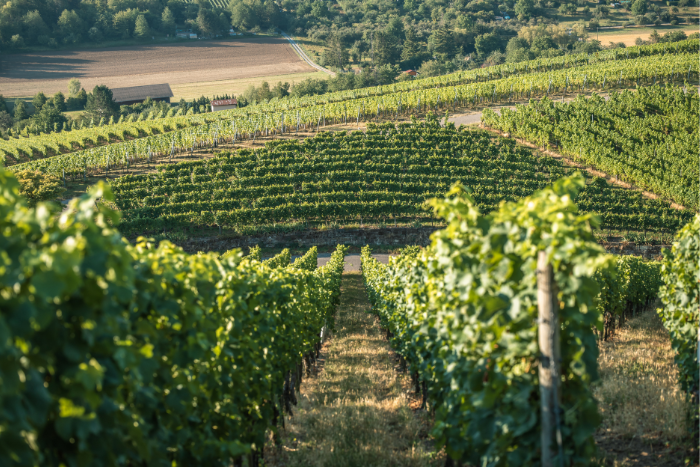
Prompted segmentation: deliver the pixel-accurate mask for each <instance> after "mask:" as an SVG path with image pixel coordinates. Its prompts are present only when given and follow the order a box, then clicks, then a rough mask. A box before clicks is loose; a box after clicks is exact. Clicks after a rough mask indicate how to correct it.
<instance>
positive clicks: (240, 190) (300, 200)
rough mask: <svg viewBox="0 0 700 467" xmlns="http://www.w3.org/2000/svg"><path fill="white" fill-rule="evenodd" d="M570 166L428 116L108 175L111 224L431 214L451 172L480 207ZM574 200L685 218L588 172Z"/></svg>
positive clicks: (622, 223)
mask: <svg viewBox="0 0 700 467" xmlns="http://www.w3.org/2000/svg"><path fill="white" fill-rule="evenodd" d="M573 171H574V169H572V168H570V167H567V166H566V165H564V164H563V163H562V162H560V161H558V160H556V159H552V158H550V157H546V156H545V157H541V156H538V155H537V154H535V153H533V152H532V151H531V150H529V149H526V148H523V147H520V146H517V145H516V144H515V142H514V141H513V140H512V139H506V138H500V137H493V136H492V135H490V134H489V133H488V132H486V131H483V130H462V131H460V130H456V129H454V127H452V128H449V127H448V128H441V127H440V126H439V125H438V124H437V122H436V121H434V120H433V121H432V122H428V123H425V124H399V125H393V124H383V125H378V126H373V125H371V126H370V128H369V129H368V131H367V132H366V133H363V132H360V131H354V132H350V133H344V132H334V133H323V132H322V133H319V134H318V135H317V136H316V137H314V138H308V139H306V140H305V141H304V142H303V143H299V142H298V141H276V142H273V143H268V144H267V146H266V147H265V148H264V149H260V150H255V151H252V150H245V149H244V150H240V151H237V152H223V153H221V154H219V155H218V156H217V157H215V158H213V159H210V160H208V161H195V162H182V163H179V164H171V165H166V166H162V167H160V168H159V171H158V173H157V174H148V175H138V176H125V177H121V178H119V179H117V180H115V181H114V183H113V185H112V186H113V190H114V193H115V201H114V203H115V206H116V207H117V208H118V209H119V210H120V211H121V213H122V224H121V227H120V231H121V232H122V233H124V234H126V235H130V236H131V235H141V234H147V233H148V234H156V233H160V232H162V231H163V230H171V229H176V228H190V229H195V228H198V227H200V226H209V227H217V226H218V227H219V228H237V227H238V228H240V227H241V226H246V225H272V224H284V223H291V222H296V223H298V222H303V223H306V224H311V225H319V224H322V223H338V224H362V223H371V222H373V223H382V224H396V223H398V222H401V223H406V222H409V223H410V222H413V221H421V222H433V221H435V220H436V219H435V218H434V217H433V216H432V215H431V214H430V213H429V212H427V211H426V210H425V207H424V205H425V201H426V200H427V199H430V198H433V197H435V196H441V195H444V193H446V192H447V191H448V190H449V187H450V186H451V184H452V183H454V182H455V181H460V182H461V183H462V184H464V185H465V186H468V187H469V188H470V190H471V191H472V193H473V196H474V199H475V201H476V202H477V204H478V205H479V207H480V208H481V209H482V210H484V211H491V210H494V209H496V208H497V207H498V205H499V203H500V202H501V201H503V200H506V201H514V200H517V199H520V198H522V197H524V196H528V195H530V194H532V193H533V192H535V191H536V190H538V189H541V188H543V187H545V186H547V185H549V184H550V183H552V182H553V181H554V180H556V179H557V178H560V177H562V176H566V175H568V174H571V173H572V172H573ZM576 202H577V204H578V206H579V208H580V209H581V211H582V212H591V213H597V214H598V215H599V216H600V217H601V219H602V228H604V229H612V230H633V231H649V232H675V231H677V230H678V229H679V228H680V227H681V226H683V225H684V224H685V223H687V222H688V221H689V220H690V219H691V218H692V212H690V211H679V210H676V209H673V208H671V207H670V205H669V203H668V202H665V201H661V200H651V199H646V198H644V197H642V195H641V194H640V193H638V192H634V191H631V190H625V189H621V188H616V187H613V186H611V185H608V184H607V182H605V181H604V180H602V179H598V178H591V179H589V180H588V184H587V185H586V187H585V189H583V190H582V191H581V193H580V194H579V196H578V198H577V200H576Z"/></svg>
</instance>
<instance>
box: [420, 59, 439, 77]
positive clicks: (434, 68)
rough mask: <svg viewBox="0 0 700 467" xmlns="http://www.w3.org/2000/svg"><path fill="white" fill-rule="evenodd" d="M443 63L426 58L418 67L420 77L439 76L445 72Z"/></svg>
mask: <svg viewBox="0 0 700 467" xmlns="http://www.w3.org/2000/svg"><path fill="white" fill-rule="evenodd" d="M445 71H446V70H445V65H444V63H442V62H438V61H437V60H428V61H427V62H425V63H423V64H422V65H421V67H420V68H419V69H418V72H419V73H420V77H421V78H428V77H430V76H440V75H443V74H445Z"/></svg>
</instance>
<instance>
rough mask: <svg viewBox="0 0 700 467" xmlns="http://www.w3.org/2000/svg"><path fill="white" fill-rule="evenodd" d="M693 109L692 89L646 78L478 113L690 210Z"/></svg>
mask: <svg viewBox="0 0 700 467" xmlns="http://www.w3.org/2000/svg"><path fill="white" fill-rule="evenodd" d="M699 115H700V98H698V94H697V92H688V91H687V89H682V88H679V87H676V86H669V87H661V86H653V87H649V88H640V89H639V90H638V91H637V92H629V91H624V92H622V93H613V94H611V95H610V97H609V99H603V98H602V97H599V96H593V97H592V98H590V99H586V98H584V97H579V98H577V99H576V100H574V101H572V102H570V103H556V102H553V101H551V100H549V99H543V100H542V101H540V102H534V101H533V102H530V104H529V105H519V106H517V107H516V110H515V111H511V110H509V109H503V110H502V112H501V114H500V115H497V114H496V113H495V112H493V111H490V110H489V109H487V110H486V111H485V112H484V114H483V117H482V120H483V123H484V124H485V125H487V126H489V127H492V128H496V129H499V130H502V131H505V132H508V133H510V134H512V135H514V136H518V137H520V138H524V139H526V140H527V141H530V142H533V143H537V144H539V145H540V146H553V147H554V148H556V150H557V151H559V152H561V153H562V154H564V155H566V156H569V157H571V158H573V159H574V160H576V161H581V162H584V163H586V164H590V165H592V166H594V167H596V168H598V169H600V170H602V171H604V172H606V173H608V174H610V175H614V176H616V177H619V178H621V179H623V180H626V181H629V182H631V183H634V184H635V185H638V186H640V187H643V188H645V189H648V190H650V191H652V192H654V193H656V194H658V195H661V196H664V197H666V198H667V199H671V200H673V201H675V202H677V203H679V204H681V205H684V206H687V207H689V208H693V209H696V210H697V209H698V193H699V192H700V182H699V180H700V168H699V167H698V137H699V134H698V128H700V117H699Z"/></svg>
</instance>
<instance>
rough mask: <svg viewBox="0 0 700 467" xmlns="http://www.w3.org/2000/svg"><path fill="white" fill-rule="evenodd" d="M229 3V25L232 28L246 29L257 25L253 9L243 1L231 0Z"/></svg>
mask: <svg viewBox="0 0 700 467" xmlns="http://www.w3.org/2000/svg"><path fill="white" fill-rule="evenodd" d="M230 5H231V25H232V26H233V27H234V28H236V29H241V30H244V31H247V30H248V29H251V28H253V27H255V26H256V25H257V22H256V20H255V16H254V15H253V11H252V10H251V8H250V7H249V6H248V5H246V4H245V3H244V2H243V1H241V0H238V1H232V2H231V3H230Z"/></svg>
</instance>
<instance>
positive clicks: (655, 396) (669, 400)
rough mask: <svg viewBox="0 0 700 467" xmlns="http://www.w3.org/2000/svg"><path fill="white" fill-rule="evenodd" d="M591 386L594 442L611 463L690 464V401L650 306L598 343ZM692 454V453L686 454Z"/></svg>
mask: <svg viewBox="0 0 700 467" xmlns="http://www.w3.org/2000/svg"><path fill="white" fill-rule="evenodd" d="M599 350H600V357H599V365H600V375H601V381H600V383H599V384H598V385H597V386H596V388H595V396H596V398H597V399H598V402H599V406H600V410H601V414H602V416H603V424H602V427H601V429H600V430H599V433H598V435H597V437H596V438H597V441H598V445H599V447H600V448H601V451H602V452H603V454H604V455H606V456H607V458H608V459H610V458H614V462H613V464H611V465H615V464H617V465H689V463H688V464H686V459H687V460H688V462H690V459H695V460H697V451H694V452H695V454H692V453H693V450H691V449H690V448H689V446H690V423H691V422H690V413H691V412H690V411H691V404H690V401H689V399H688V397H687V395H686V394H685V393H684V392H682V391H681V390H680V388H679V386H678V382H677V381H678V369H677V366H676V364H675V362H674V360H673V350H672V349H671V343H670V340H669V337H668V333H667V332H666V330H665V329H664V327H663V325H662V323H661V320H660V318H659V317H658V315H657V314H656V312H655V310H653V309H649V310H647V311H646V312H644V313H643V314H641V315H640V316H638V317H637V318H636V319H632V320H630V321H629V322H628V323H627V325H625V326H624V327H623V328H622V329H620V330H619V332H618V333H617V334H616V335H615V336H614V337H613V338H612V339H611V340H610V341H608V342H603V343H601V344H600V349H599ZM691 456H692V457H691Z"/></svg>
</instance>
